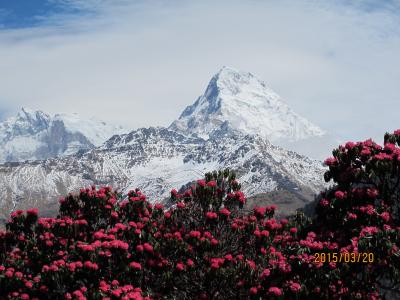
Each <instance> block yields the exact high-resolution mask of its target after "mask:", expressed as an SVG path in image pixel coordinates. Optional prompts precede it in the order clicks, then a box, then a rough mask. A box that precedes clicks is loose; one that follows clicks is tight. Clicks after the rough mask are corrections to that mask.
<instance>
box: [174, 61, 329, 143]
mask: <svg viewBox="0 0 400 300" xmlns="http://www.w3.org/2000/svg"><path fill="white" fill-rule="evenodd" d="M226 122H227V123H229V126H230V127H231V128H234V129H235V130H239V131H241V132H243V133H246V134H257V135H260V136H262V137H264V138H267V139H269V140H271V141H272V142H274V141H278V140H282V139H283V140H285V141H288V142H293V141H297V140H303V139H307V138H309V137H315V136H322V135H324V134H325V132H324V131H323V130H322V129H320V128H319V127H318V126H316V125H314V124H312V123H311V122H309V121H308V120H306V119H305V118H303V117H301V116H299V115H298V114H296V113H295V112H293V111H292V110H291V109H290V108H289V106H288V105H287V104H286V103H285V102H284V101H283V100H282V99H281V98H280V97H279V95H278V94H276V93H275V92H274V91H273V90H272V89H270V88H269V87H267V85H266V84H265V83H264V82H263V81H262V80H260V79H258V78H257V77H256V76H254V75H252V74H251V73H248V72H244V71H238V70H236V69H234V68H230V67H226V66H224V67H222V68H221V70H220V71H219V72H218V73H217V74H215V75H214V76H213V77H212V78H211V80H210V82H209V84H208V86H207V88H206V91H205V92H204V94H203V95H202V96H200V97H199V98H198V99H197V100H196V102H195V103H194V104H192V105H190V106H188V107H187V108H186V109H185V110H184V111H183V113H182V114H181V116H180V117H179V119H178V120H176V121H174V122H173V123H172V124H171V126H170V129H173V130H177V131H180V132H181V133H184V134H189V135H196V136H200V137H202V138H205V139H207V138H208V137H209V134H210V133H211V132H213V131H214V130H216V129H218V128H219V127H220V126H222V124H224V123H226Z"/></svg>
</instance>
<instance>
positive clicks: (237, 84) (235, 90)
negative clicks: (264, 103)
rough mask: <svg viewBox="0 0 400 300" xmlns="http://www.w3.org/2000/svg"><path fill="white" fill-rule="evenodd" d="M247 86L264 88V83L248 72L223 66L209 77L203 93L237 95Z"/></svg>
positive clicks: (208, 94)
mask: <svg viewBox="0 0 400 300" xmlns="http://www.w3.org/2000/svg"><path fill="white" fill-rule="evenodd" d="M248 88H250V89H252V90H256V89H263V88H264V89H265V88H266V85H265V83H264V82H262V81H261V80H259V79H258V78H256V77H255V76H254V75H253V74H251V73H249V72H244V71H239V70H237V69H234V68H231V67H227V66H223V67H222V68H221V69H220V70H219V71H218V73H217V74H215V75H214V76H213V77H212V78H211V80H210V83H209V84H208V86H207V89H206V92H205V95H206V96H207V97H210V96H211V97H212V96H216V95H217V94H225V95H237V94H239V93H240V92H241V91H243V90H246V89H248Z"/></svg>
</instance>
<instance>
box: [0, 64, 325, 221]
mask: <svg viewBox="0 0 400 300" xmlns="http://www.w3.org/2000/svg"><path fill="white" fill-rule="evenodd" d="M120 130H122V129H121V128H116V127H110V126H108V125H106V124H104V123H102V122H98V121H95V120H81V119H80V118H79V117H78V116H77V115H55V116H53V117H50V116H49V115H47V114H45V113H43V112H39V111H37V112H35V111H28V110H26V109H23V110H22V111H21V112H20V113H19V114H18V115H17V117H15V118H10V119H8V120H7V121H5V122H3V123H1V124H0V160H3V161H17V160H19V161H21V160H24V159H39V158H47V159H45V160H42V161H39V160H37V161H28V162H12V163H11V162H9V163H5V164H3V165H0V219H1V218H2V219H3V220H4V219H5V218H7V215H8V213H9V212H10V211H11V210H14V209H17V208H21V209H24V208H28V207H33V206H36V207H38V208H40V209H41V210H42V211H43V210H44V214H46V213H51V212H52V213H54V211H56V210H57V209H56V208H57V205H58V204H57V200H58V198H59V197H60V196H63V195H65V194H67V193H68V192H70V191H77V190H78V189H79V188H81V187H84V186H89V185H92V184H98V185H102V184H103V185H104V184H107V185H112V186H114V187H117V188H119V189H120V190H122V191H123V192H127V191H128V190H129V189H132V188H137V187H138V188H140V189H142V190H143V191H144V193H145V194H146V195H147V196H148V197H149V199H150V200H151V201H160V200H164V199H165V198H166V197H168V195H169V193H170V189H171V188H180V187H181V186H183V185H186V184H187V183H188V182H190V181H192V180H194V179H197V178H201V177H202V176H203V175H204V173H205V172H210V171H213V170H220V169H224V168H230V169H234V170H236V171H237V173H238V176H239V179H240V181H241V182H242V187H243V190H244V191H245V192H246V194H247V195H248V196H257V195H258V197H257V199H256V200H255V201H256V202H257V203H260V201H261V202H265V201H266V200H265V195H267V196H268V195H270V194H271V193H275V195H277V194H278V195H279V196H280V198H281V203H282V204H283V207H284V209H285V210H287V212H289V211H290V210H293V209H295V208H299V207H301V206H304V204H306V203H307V202H309V201H311V200H312V199H313V195H314V194H315V193H317V192H318V191H320V190H321V189H323V188H324V187H325V182H324V180H323V173H324V171H325V169H324V167H323V166H322V163H321V162H320V161H317V160H313V159H310V158H308V157H306V156H303V155H300V154H297V153H296V152H293V151H289V150H285V149H284V148H281V147H279V146H274V145H275V144H276V143H277V144H278V145H282V144H285V145H291V146H292V148H295V149H300V152H303V153H307V152H310V145H312V146H313V147H311V148H312V149H317V150H320V149H325V148H327V149H329V150H330V149H332V148H333V146H332V147H331V146H329V145H328V144H329V143H328V142H329V141H330V140H329V138H330V137H329V135H328V134H326V132H325V131H323V130H322V129H320V128H319V127H318V126H316V125H314V124H312V123H311V122H309V121H307V120H306V119H305V118H303V117H301V116H299V115H298V114H296V113H295V112H293V111H292V110H291V109H290V108H289V107H288V105H287V104H285V103H284V102H283V101H282V100H281V99H280V97H279V96H278V95H277V94H275V93H274V92H273V91H272V90H271V89H269V88H268V87H267V86H266V85H265V83H263V82H262V81H261V80H259V79H257V78H256V77H255V76H253V75H252V74H250V73H246V72H240V71H236V70H234V69H231V68H227V67H224V68H222V69H221V70H220V72H219V73H218V74H216V75H215V76H214V77H213V78H212V79H211V81H210V83H209V85H208V87H207V89H206V91H205V93H204V95H202V96H201V97H199V98H198V99H197V101H196V102H195V103H194V104H193V105H191V106H188V107H187V108H186V109H185V110H184V111H183V113H182V114H181V116H180V117H179V119H178V120H176V121H175V122H173V123H172V124H171V125H170V127H169V128H168V129H167V128H162V127H157V128H154V127H150V128H142V129H138V130H135V131H132V132H130V133H125V134H115V133H118V131H120ZM113 134H115V135H113ZM112 135H113V136H112ZM110 136H112V137H111V138H109V139H108V140H107V141H105V140H106V138H107V137H110ZM103 141H105V142H104V143H102V142H103ZM321 141H323V147H322V146H321ZM100 144H101V145H100ZM301 145H303V146H304V148H303V149H302V148H301V147H300V146H301ZM95 146H97V147H95ZM328 147H329V148H328ZM79 149H84V150H86V151H77V150H79ZM88 149H89V150H88ZM327 152H329V151H327ZM71 153H72V154H71ZM67 154H70V155H67ZM328 155H329V153H326V154H325V156H328ZM280 192H283V193H280ZM268 193H270V194H268ZM260 195H262V197H261V198H260ZM286 196H287V197H286ZM268 201H269V200H268Z"/></svg>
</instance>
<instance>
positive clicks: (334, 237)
mask: <svg viewBox="0 0 400 300" xmlns="http://www.w3.org/2000/svg"><path fill="white" fill-rule="evenodd" d="M399 136H400V134H398V135H388V136H387V138H386V141H387V143H386V145H385V147H383V148H382V147H379V146H377V145H376V144H374V143H372V142H370V141H367V142H363V143H357V144H354V143H348V144H346V146H344V147H340V148H339V149H337V150H335V151H334V156H333V158H330V159H328V160H327V161H326V164H327V165H328V166H329V171H327V174H326V176H325V177H326V179H327V180H330V179H333V180H334V182H336V185H335V186H334V187H333V188H332V189H330V190H328V191H325V192H323V194H322V196H323V199H322V200H321V201H320V202H319V204H318V205H317V208H316V217H315V219H314V220H312V221H311V220H309V219H307V218H305V217H304V215H303V214H301V213H298V214H296V215H294V216H291V217H290V218H288V219H280V220H278V219H275V218H274V211H275V209H276V207H275V206H268V207H255V208H254V209H253V210H252V211H250V212H243V209H242V208H243V205H244V204H245V202H246V197H245V195H244V193H243V192H241V191H240V184H239V183H238V182H237V181H236V179H235V175H234V174H233V173H232V172H229V171H224V172H218V173H217V172H214V173H210V174H206V177H205V179H204V180H199V181H197V182H196V183H195V184H193V185H192V186H191V187H190V188H189V189H188V190H186V191H183V192H182V193H178V192H177V191H176V190H172V191H171V202H172V203H174V205H173V207H171V208H168V209H166V208H164V206H163V205H162V204H151V203H149V202H148V201H147V200H146V197H145V196H144V195H143V194H142V193H141V192H140V191H139V190H135V191H131V192H129V194H128V196H127V197H123V196H122V195H121V194H120V193H118V192H117V191H113V190H112V189H111V188H110V187H102V188H100V189H96V188H95V187H92V188H86V189H81V190H80V192H79V193H78V194H69V195H68V196H67V197H65V198H63V199H61V200H60V210H59V215H58V216H57V217H56V218H38V212H37V210H35V209H33V210H28V211H26V212H24V211H16V212H13V213H12V214H11V219H10V220H9V222H8V223H7V230H6V231H3V232H0V298H8V299H160V298H166V299H345V298H346V299H347V298H351V299H378V298H380V295H382V294H383V293H384V292H385V291H387V290H390V289H391V290H393V289H396V284H398V283H399V265H400V264H399V255H400V252H399V248H398V247H399V243H400V241H399V216H398V196H399V192H398V187H397V185H398V183H399V177H400V176H399V174H398V162H399V161H400V159H399V158H398V154H397V153H400V152H399V150H397V149H399V148H397V146H394V142H393V141H394V140H393V139H396V140H395V142H396V143H397V144H398V143H399V141H398V140H397V139H400V138H399ZM389 157H390V158H389ZM322 252H325V253H330V252H373V253H374V254H375V262H374V263H373V264H362V263H353V264H351V263H339V262H337V263H334V262H330V263H329V262H328V263H315V254H316V253H322Z"/></svg>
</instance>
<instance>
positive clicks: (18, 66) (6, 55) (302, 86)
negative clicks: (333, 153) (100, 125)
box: [0, 0, 400, 140]
mask: <svg viewBox="0 0 400 300" xmlns="http://www.w3.org/2000/svg"><path fill="white" fill-rule="evenodd" d="M56 1H59V0H56ZM64 2H65V3H66V4H69V5H71V3H72V4H74V5H82V4H84V5H89V6H87V7H84V9H85V13H83V14H79V15H67V14H63V15H54V16H51V17H49V18H47V19H46V20H45V22H44V23H43V24H42V26H40V27H38V28H28V29H18V30H6V29H3V30H1V31H0V57H1V59H0V70H1V72H0V82H1V85H0V103H1V104H0V106H1V107H0V109H1V110H4V111H7V110H8V111H10V110H17V109H18V108H19V107H20V106H23V105H26V106H30V107H32V108H38V109H43V110H46V111H49V112H53V113H55V112H60V111H63V112H78V113H80V114H82V115H87V116H90V115H96V116H98V117H99V118H103V119H105V120H106V121H112V122H114V123H120V124H122V125H125V126H129V127H131V128H136V127H139V126H148V125H168V124H169V123H170V122H171V121H172V120H174V119H175V118H176V117H177V116H178V115H179V114H180V112H181V110H182V109H183V108H184V107H185V106H186V105H189V104H191V103H192V102H193V101H194V100H195V99H196V97H197V96H198V95H200V94H201V93H202V92H203V90H204V88H205V86H206V84H207V82H208V80H209V79H210V77H211V76H212V75H213V73H215V72H216V71H217V70H218V69H219V68H220V67H221V66H223V65H228V66H232V67H235V68H239V69H243V70H247V71H250V72H253V73H255V74H256V75H258V76H259V77H260V78H262V79H264V80H265V81H266V82H267V83H268V84H269V85H270V86H271V87H272V88H273V89H274V90H275V91H276V92H277V93H278V94H281V95H282V96H283V97H284V98H285V99H286V102H288V103H289V104H290V105H291V106H292V107H293V108H294V109H295V110H296V111H297V112H299V113H300V114H302V115H304V116H305V117H308V118H309V119H311V120H312V121H314V122H315V123H317V124H319V125H320V126H322V127H323V128H326V129H328V130H330V131H332V132H333V133H336V134H339V135H341V136H343V137H344V138H345V139H362V138H367V137H369V136H373V137H374V138H376V139H379V140H381V138H382V136H383V133H384V131H385V130H392V129H394V128H396V127H400V124H398V123H397V120H398V117H397V115H396V111H399V109H400V93H399V92H400V88H399V85H398V78H400V59H398V53H400V38H399V32H398V28H399V26H398V25H399V15H396V14H394V13H392V12H391V10H390V9H389V8H388V7H369V9H367V8H368V6H365V5H364V6H362V7H361V6H360V5H358V4H359V3H358V2H354V3H355V4H356V5H355V6H349V5H345V4H341V5H337V4H335V5H333V4H330V3H333V2H323V3H324V4H323V5H322V4H321V3H322V2H321V1H301V2H300V1H279V3H278V2H272V1H268V2H263V1H229V2H228V1H219V2H216V1H202V2H195V1H192V2H183V1H173V2H162V1H146V2H142V1H136V2H134V3H133V4H132V1H123V0H121V1H96V0H91V1H77V0H72V1H71V0H65V1H64ZM111 3H112V4H111ZM80 8H82V7H80ZM88 8H89V9H88ZM361 8H363V9H361Z"/></svg>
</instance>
